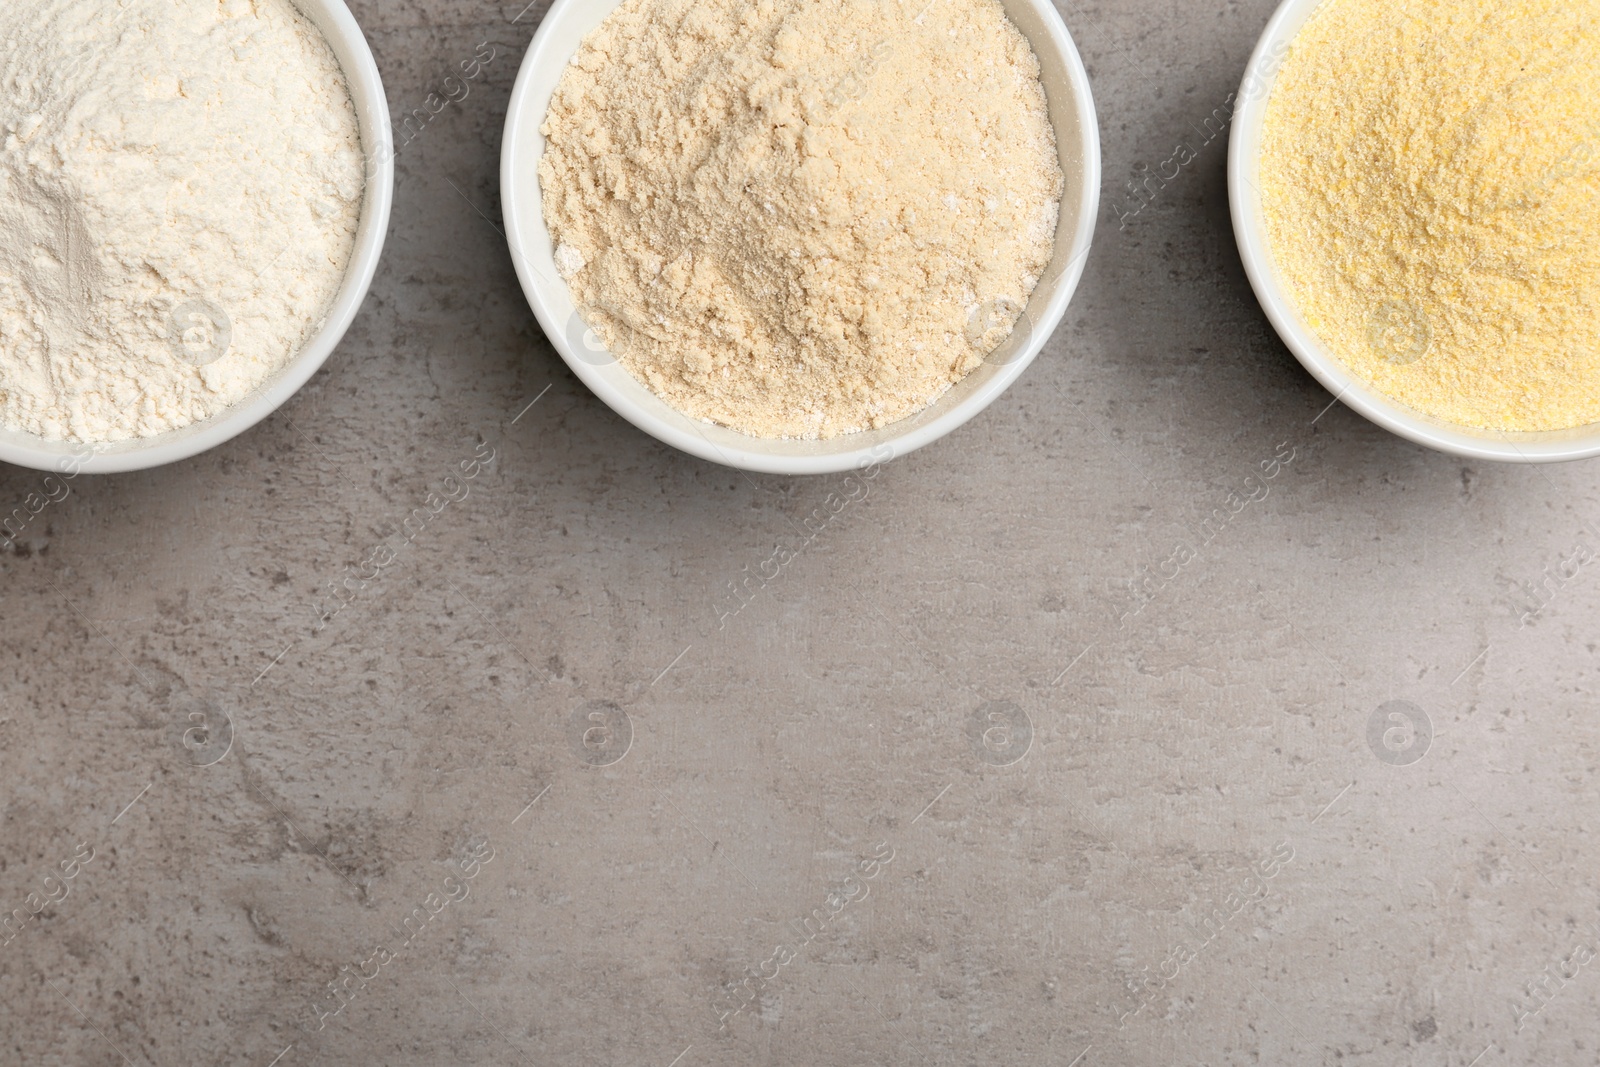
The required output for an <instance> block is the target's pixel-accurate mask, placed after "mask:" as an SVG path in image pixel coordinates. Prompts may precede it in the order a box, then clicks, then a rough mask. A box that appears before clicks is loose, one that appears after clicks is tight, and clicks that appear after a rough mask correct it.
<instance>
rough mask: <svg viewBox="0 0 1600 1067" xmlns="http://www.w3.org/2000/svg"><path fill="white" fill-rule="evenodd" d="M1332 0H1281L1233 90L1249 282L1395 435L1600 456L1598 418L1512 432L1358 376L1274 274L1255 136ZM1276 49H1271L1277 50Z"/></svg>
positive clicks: (1327, 378)
mask: <svg viewBox="0 0 1600 1067" xmlns="http://www.w3.org/2000/svg"><path fill="white" fill-rule="evenodd" d="M1330 2H1336V0H1282V2H1281V3H1280V4H1279V6H1278V9H1277V10H1276V11H1275V12H1274V13H1273V15H1272V18H1271V19H1270V20H1269V21H1268V22H1267V26H1266V29H1265V30H1263V31H1262V34H1261V38H1260V40H1259V41H1258V42H1257V43H1256V47H1255V50H1254V51H1253V52H1252V54H1251V56H1250V63H1249V65H1248V66H1247V67H1246V68H1245V74H1244V80H1243V81H1242V82H1241V83H1240V87H1239V92H1238V94H1237V96H1236V97H1235V99H1236V100H1238V101H1239V102H1240V103H1239V106H1238V107H1236V108H1235V109H1234V115H1233V124H1232V130H1231V131H1230V134H1229V142H1228V201H1229V207H1230V212H1231V214H1232V218H1233V230H1234V237H1235V240H1236V241H1237V243H1238V245H1239V255H1240V258H1241V259H1242V260H1243V261H1244V269H1245V274H1246V276H1247V277H1249V279H1250V286H1251V288H1252V289H1253V290H1254V291H1255V294H1256V299H1257V300H1259V301H1260V303H1261V307H1262V310H1263V311H1265V312H1266V315H1267V318H1268V320H1269V321H1270V322H1271V323H1272V327H1273V329H1274V330H1276V331H1277V333H1278V336H1279V337H1280V338H1282V340H1283V342H1284V344H1285V345H1286V346H1288V348H1289V351H1290V352H1292V353H1293V354H1294V357H1295V358H1296V359H1297V360H1299V361H1300V364H1301V365H1302V366H1303V367H1305V369H1306V370H1307V371H1309V372H1310V373H1311V375H1312V377H1314V378H1316V379H1317V381H1318V382H1320V383H1321V384H1322V386H1323V387H1324V388H1325V389H1327V390H1328V392H1330V393H1332V394H1333V402H1332V403H1330V404H1329V405H1328V406H1329V407H1332V406H1333V404H1336V403H1339V402H1340V401H1343V402H1344V403H1345V405H1346V406H1348V407H1350V408H1352V409H1353V410H1355V411H1356V412H1357V413H1358V414H1360V415H1362V416H1363V417H1364V418H1366V419H1368V420H1369V421H1371V422H1373V423H1375V424H1377V425H1378V426H1381V427H1383V428H1384V429H1385V430H1388V431H1389V432H1390V433H1392V434H1395V435H1396V436H1398V437H1401V438H1404V439H1406V440H1408V441H1412V442H1414V443H1416V444H1419V445H1423V446H1425V447H1427V448H1431V449H1435V450H1437V451H1440V452H1444V453H1447V454H1450V455H1455V456H1461V457H1463V458H1467V459H1481V460H1492V461H1497V462H1503V463H1558V462H1566V461H1570V460H1578V459H1589V458H1592V457H1594V456H1600V424H1595V425H1593V426H1589V427H1578V428H1574V429H1571V430H1551V431H1540V432H1526V433H1513V432H1503V431H1494V430H1482V429H1474V428H1472V427H1465V426H1459V425H1455V424H1451V423H1446V422H1444V421H1443V420H1440V419H1436V418H1433V417H1432V416H1428V415H1425V414H1423V413H1422V412H1419V411H1416V410H1414V409H1412V408H1409V407H1406V406H1405V405H1403V404H1401V403H1399V402H1398V401H1395V400H1392V399H1390V398H1389V397H1388V396H1387V395H1385V394H1384V393H1382V392H1381V391H1379V390H1378V389H1376V388H1375V387H1373V386H1371V385H1369V384H1367V383H1366V382H1365V381H1362V380H1361V379H1360V378H1357V377H1356V376H1355V375H1354V374H1352V373H1351V371H1350V370H1349V369H1348V368H1347V367H1346V366H1345V365H1344V364H1343V362H1341V361H1340V360H1339V359H1338V358H1337V357H1336V356H1334V355H1333V353H1332V352H1330V351H1329V350H1328V349H1327V348H1326V347H1325V346H1324V345H1323V344H1322V342H1321V341H1320V340H1319V339H1318V338H1317V336H1316V334H1315V333H1314V332H1313V331H1312V330H1311V329H1310V328H1309V327H1307V326H1306V325H1305V323H1304V322H1302V321H1301V319H1300V316H1299V313H1298V312H1297V311H1296V310H1295V305H1294V303H1293V301H1292V300H1291V299H1290V297H1289V294H1288V293H1287V292H1286V291H1285V289H1284V288H1283V286H1282V285H1281V284H1280V282H1279V280H1278V274H1277V268H1276V266H1275V262H1274V260H1273V258H1272V249H1271V245H1270V243H1269V242H1268V240H1267V235H1266V231H1265V228H1264V225H1263V220H1262V216H1261V211H1260V199H1259V197H1260V192H1259V190H1258V189H1257V187H1256V186H1255V184H1254V183H1253V182H1252V181H1251V177H1252V176H1253V175H1255V174H1256V173H1257V168H1258V167H1259V164H1260V152H1259V148H1260V139H1261V132H1262V128H1263V126H1264V125H1265V121H1266V114H1267V106H1268V104H1269V103H1270V101H1271V98H1272V89H1273V87H1274V86H1275V84H1276V82H1277V75H1278V73H1279V70H1280V64H1281V62H1282V57H1283V55H1284V54H1285V53H1283V52H1280V51H1279V49H1280V48H1283V49H1288V48H1289V47H1290V46H1292V44H1293V42H1294V39H1295V38H1296V37H1297V36H1298V35H1299V33H1300V31H1301V29H1302V28H1303V27H1304V25H1305V24H1306V23H1307V22H1308V21H1309V20H1310V19H1311V17H1312V16H1313V15H1314V14H1315V13H1316V12H1317V10H1318V9H1319V8H1321V7H1322V6H1323V5H1325V4H1327V3H1330ZM1275 52H1277V53H1278V54H1277V55H1276V56H1275V55H1274V53H1275ZM1319 417H1320V416H1319Z"/></svg>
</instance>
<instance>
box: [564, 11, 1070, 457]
mask: <svg viewBox="0 0 1600 1067" xmlns="http://www.w3.org/2000/svg"><path fill="white" fill-rule="evenodd" d="M542 132H543V133H544V135H545V137H546V138H547V145H546V149H545V154H544V158H543V160H542V162H541V164H540V168H539V177H540V190H541V196H542V203H543V210H544V217H545V219H546V222H547V224H548V225H549V228H550V232H551V236H552V238H553V239H554V241H555V244H556V263H557V266H558V267H559V269H560V271H561V273H562V275H563V276H564V277H565V278H566V280H567V282H568V284H569V286H570V288H571V291H572V294H573V300H574V303H575V304H576V305H577V306H578V308H579V309H580V312H581V313H582V315H583V318H584V320H585V321H586V322H587V323H588V324H589V325H590V326H591V327H592V328H593V329H594V330H595V331H596V332H597V333H598V334H599V335H600V337H601V339H602V340H603V341H604V342H605V343H606V346H607V347H608V348H609V349H610V350H611V351H612V352H614V353H616V354H617V356H618V358H619V360H620V361H621V362H622V364H623V365H624V366H625V367H626V368H627V369H628V370H629V371H630V372H631V373H632V374H633V375H634V376H636V377H637V378H639V379H641V380H642V381H643V382H644V383H645V384H646V385H648V386H649V387H650V388H651V389H652V390H653V391H654V392H655V393H656V394H657V395H659V396H660V397H662V398H663V399H664V400H665V401H666V402H667V403H669V404H671V405H672V406H673V407H675V408H677V409H678V410H679V411H682V412H684V413H685V414H687V415H690V416H691V417H694V418H698V419H701V420H706V421H711V422H715V423H719V424H722V425H725V426H728V427H731V428H733V429H735V430H739V431H742V432H744V433H746V434H750V435H754V436H758V437H768V438H776V437H790V438H830V437H835V436H838V435H840V434H845V433H850V432H854V431H859V430H864V429H868V428H876V427H881V426H884V425H887V424H889V423H892V422H895V421H897V420H899V419H903V418H905V417H907V416H909V415H912V414H914V413H916V412H917V411H919V410H921V409H923V408H925V407H927V406H928V405H929V404H931V403H932V402H933V401H935V400H937V399H938V398H939V396H940V395H941V394H943V393H944V392H945V391H947V390H948V389H949V388H950V387H951V385H952V384H954V383H956V382H958V381H960V380H961V379H962V378H963V377H965V376H966V375H967V374H969V373H970V372H971V371H972V370H974V369H975V368H976V367H978V366H979V365H980V364H981V363H982V362H983V361H984V359H985V358H986V357H987V356H988V355H989V353H990V352H991V351H993V350H994V348H996V347H997V346H998V345H999V344H1001V343H1002V342H1003V341H1004V340H1005V339H1006V337H1007V336H1009V334H1010V333H1011V331H1012V330H1013V328H1014V326H1015V323H1016V321H1017V319H1018V317H1019V315H1020V314H1021V312H1022V309H1023V308H1024V307H1025V306H1026V305H1027V303H1028V297H1029V295H1030V294H1031V293H1032V292H1033V289H1034V287H1035V286H1036V285H1037V284H1038V281H1039V278H1040V275H1041V274H1042V273H1043V272H1044V270H1045V268H1046V266H1047V264H1048V263H1049V262H1050V259H1051V255H1052V251H1053V248H1054V241H1055V233H1056V224H1057V216H1058V212H1059V208H1060V200H1061V195H1062V190H1063V187H1064V178H1063V175H1062V172H1061V168H1060V164H1059V157H1058V155H1057V148H1056V141H1055V134H1054V131H1053V128H1052V126H1051V125H1050V121H1049V116H1048V113H1047V110H1046V103H1045V94H1044V89H1043V87H1042V85H1041V84H1040V81H1039V65H1038V60H1037V58H1036V57H1035V56H1034V54H1033V51H1032V49H1031V48H1030V47H1029V45H1028V42H1027V40H1026V39H1025V38H1024V37H1023V36H1022V34H1021V33H1020V32H1019V31H1018V30H1017V29H1016V27H1015V26H1013V25H1012V24H1011V22H1010V21H1009V19H1008V18H1007V17H1006V14H1005V12H1004V10H1003V9H1002V8H1001V6H1000V4H999V3H998V2H996V0H934V2H932V3H930V2H928V0H907V2H902V0H760V2H758V3H749V2H748V0H692V2H690V0H626V2H625V3H623V4H622V6H621V7H619V8H617V10H616V11H614V12H613V13H612V14H611V16H610V17H609V18H607V19H606V21H605V22H604V23H603V24H602V25H601V26H600V27H599V28H598V29H597V30H595V31H594V33H592V34H591V35H590V36H589V37H588V38H587V39H586V40H585V41H584V43H583V45H582V47H581V48H580V49H579V50H578V53H577V55H576V56H575V57H574V58H573V60H572V63H571V65H570V66H569V67H568V68H567V71H566V73H565V74H564V76H563V77H562V80H561V83H560V85H559V86H558V87H557V90H556V93H555V96H554V98H553V100H552V101H551V105H550V110H549V113H548V115H547V117H546V119H545V123H544V125H543V127H542Z"/></svg>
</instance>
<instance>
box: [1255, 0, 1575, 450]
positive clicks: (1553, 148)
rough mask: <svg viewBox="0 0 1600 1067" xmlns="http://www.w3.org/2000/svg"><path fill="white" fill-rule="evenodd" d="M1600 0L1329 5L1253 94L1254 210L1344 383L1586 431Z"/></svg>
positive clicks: (1493, 416) (1476, 422)
mask: <svg viewBox="0 0 1600 1067" xmlns="http://www.w3.org/2000/svg"><path fill="white" fill-rule="evenodd" d="M1597 78H1600V0H1559V2H1557V0H1329V2H1328V3H1327V4H1325V5H1324V6H1323V8H1322V10H1321V11H1320V12H1318V13H1317V15H1316V16H1315V17H1314V18H1313V19H1312V20H1311V21H1310V22H1309V23H1307V24H1306V26H1305V28H1304V29H1303V30H1302V31H1301V33H1300V34H1299V35H1298V36H1297V37H1296V39H1295V40H1294V43H1293V47H1292V49H1291V51H1290V53H1289V56H1288V58H1287V59H1286V60H1285V61H1284V64H1283V67H1282V70H1281V72H1280V73H1279V76H1278V81H1277V84H1276V86H1275V88H1274V90H1273V94H1272V98H1271V100H1270V101H1269V102H1268V107H1267V118H1266V128H1265V132H1264V134H1263V142H1262V162H1261V187H1260V191H1261V197H1262V204H1263V208H1264V212H1265V215H1266V224H1267V233H1268V240H1269V242H1270V245H1271V249H1272V253H1273V257H1274V259H1275V260H1276V263H1277V266H1278V269H1279V272H1280V274H1281V275H1282V276H1283V278H1284V280H1285V282H1286V287H1287V289H1288V292H1289V294H1290V297H1291V299H1292V300H1293V301H1294V303H1295V305H1296V307H1297V309H1298V310H1299V312H1300V316H1301V318H1302V319H1303V320H1304V321H1305V323H1306V324H1307V325H1308V326H1309V327H1310V328H1311V329H1312V330H1313V331H1314V332H1315V333H1316V334H1317V336H1318V337H1319V338H1320V339H1321V340H1322V341H1323V343H1324V344H1325V345H1327V347H1328V348H1329V349H1330V350H1331V351H1332V352H1333V353H1334V354H1335V355H1336V356H1337V357H1338V358H1339V359H1341V360H1342V361H1343V362H1344V363H1345V364H1346V365H1347V366H1348V367H1349V368H1350V370H1351V371H1352V372H1354V374H1355V375H1356V376H1358V377H1359V378H1362V379H1364V380H1366V381H1367V382H1369V383H1371V384H1372V385H1373V386H1374V387H1376V388H1377V389H1379V390H1380V391H1382V392H1384V393H1386V394H1388V395H1389V396H1390V397H1393V398H1394V399H1395V400H1398V401H1400V402H1401V403H1403V404H1406V405H1408V406H1410V407H1412V408H1415V409H1417V410H1419V411H1421V412H1424V413H1426V414H1428V415H1432V416H1434V417H1436V418H1439V419H1443V420H1445V421H1447V422H1452V423H1456V424H1458V425H1464V426H1473V427H1480V428H1485V429H1494V430H1508V431H1514V430H1558V429H1568V428H1571V427H1577V426H1585V425H1588V424H1591V423H1596V422H1600V333H1597V326H1596V324H1597V322H1600V81H1597V80H1596V79H1597Z"/></svg>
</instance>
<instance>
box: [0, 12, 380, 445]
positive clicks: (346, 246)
mask: <svg viewBox="0 0 1600 1067" xmlns="http://www.w3.org/2000/svg"><path fill="white" fill-rule="evenodd" d="M364 182H365V164H364V161H363V159H362V154H361V141H360V134H359V131H358V128H357V123H356V114H355V108H354V105H353V104H352V103H351V100H350V94H349V90H348V88H347V86H346V84H345V81H344V77H343V74H342V73H341V71H340V68H339V65H338V63H337V61H336V60H335V58H334V55H333V52H332V50H331V49H330V48H329V46H328V43H327V41H326V40H324V39H323V37H322V36H321V34H320V33H319V32H318V30H317V29H316V28H315V27H314V26H312V25H311V23H310V22H308V21H307V20H306V19H305V17H304V16H302V15H301V14H300V13H299V12H297V11H296V10H295V9H294V8H293V6H291V4H290V3H289V2H288V0H119V2H118V3H115V4H107V3H84V2H82V0H4V3H3V4H0V428H4V429H6V430H10V431H18V432H23V433H27V434H32V435H35V436H37V437H42V438H45V439H49V440H71V441H85V442H112V441H119V440H126V439H130V438H141V437H151V436H155V435H157V434H161V433H163V432H166V431H169V430H174V429H178V428H180V427H183V426H186V425H188V424H190V423H193V422H196V421H199V420H202V419H206V418H208V417H210V416H212V415H215V414H217V413H218V412H220V411H222V410H223V409H224V408H226V407H228V406H229V405H230V404H233V403H235V402H237V401H239V400H241V399H243V398H244V397H245V396H247V395H248V394H249V393H250V392H252V391H253V390H254V389H256V388H257V387H258V386H260V385H261V384H262V383H263V382H265V381H266V380H267V379H268V378H270V377H271V376H272V375H273V374H274V373H276V372H277V371H278V370H280V369H282V368H283V367H284V366H285V365H286V364H287V363H289V361H290V360H291V359H292V358H293V357H294V356H295V355H296V354H297V353H298V351H299V350H300V348H301V346H302V345H303V344H304V343H305V342H306V341H307V340H309V338H310V337H311V336H312V335H313V334H314V333H315V332H316V331H317V330H318V329H319V328H320V326H321V324H322V322H323V320H324V318H325V317H326V315H327V313H328V310H329V308H330V306H331V304H332V302H333V299H334V296H335V295H336V293H337V292H338V289H339V287H340V285H341V283H342V282H343V280H344V274H345V268H346V266H347V265H348V264H349V261H350V259H351V256H352V253H353V251H354V247H355V238H356V228H357V224H358V222H359V217H360V211H361V203H362V195H363V191H364Z"/></svg>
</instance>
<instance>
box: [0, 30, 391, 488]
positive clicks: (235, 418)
mask: <svg viewBox="0 0 1600 1067" xmlns="http://www.w3.org/2000/svg"><path fill="white" fill-rule="evenodd" d="M291 2H292V3H293V4H294V6H295V7H296V8H297V9H298V10H299V11H300V12H301V13H302V14H303V15H305V16H306V18H307V19H309V20H310V21H311V23H312V24H313V25H315V26H316V27H317V29H319V30H321V31H322V35H323V37H324V38H325V39H326V40H327V42H328V45H329V47H330V48H331V49H332V50H333V54H334V57H335V58H336V59H337V60H338V61H339V66H340V67H341V69H342V70H343V71H344V74H345V81H346V82H347V83H348V85H349V87H350V98H351V100H352V101H353V102H354V104H355V109H356V117H357V120H358V123H359V125H360V130H361V146H362V154H363V155H364V157H365V159H366V171H367V181H366V189H365V192H364V193H363V197H362V205H361V221H360V223H359V224H358V226H357V230H356V244H355V249H354V251H353V252H352V254H351V259H350V266H349V267H348V269H347V270H346V271H345V276H344V281H343V282H342V283H341V284H340V287H339V291H338V293H337V294H336V295H335V297H334V300H333V303H332V304H331V305H329V308H328V314H327V317H326V319H324V321H323V325H322V327H321V329H319V330H318V331H317V332H316V333H315V334H313V335H312V337H311V339H310V340H309V341H308V342H307V343H306V345H305V346H304V347H303V348H302V349H301V350H300V352H299V353H298V354H297V355H296V356H295V358H294V359H292V360H290V361H289V363H288V364H287V365H285V366H284V367H283V368H282V369H281V370H279V371H278V372H277V373H276V374H274V375H273V376H272V377H270V378H268V379H267V380H266V381H264V382H262V383H261V385H259V386H257V387H256V389H255V390H254V391H252V392H251V393H250V394H249V395H247V396H246V397H245V398H244V399H242V400H240V401H239V402H238V403H237V404H234V405H232V406H230V407H228V408H227V409H226V410H224V411H221V412H218V413H217V414H216V415H213V416H212V417H211V418H209V419H205V420H202V421H200V422H196V423H191V424H190V425H188V426H185V427H183V428H182V429H178V430H173V431H171V432H169V433H164V434H160V435H158V436H155V437H146V438H139V439H135V440H130V441H118V442H115V443H112V444H95V445H93V446H90V445H85V444H81V443H74V442H67V441H46V440H44V439H42V438H39V437H35V436H33V435H32V434H25V433H18V432H16V431H13V430H7V429H4V428H0V460H4V461H6V462H8V463H15V464H18V465H19V466H24V467H32V468H35V469H37V470H58V469H61V468H60V464H62V463H63V462H64V461H66V460H67V459H68V457H78V468H79V469H80V470H81V471H82V472H84V473H88V474H110V473H116V472H120V471H133V470H144V469H147V468H150V467H158V466H161V465H163V464H167V463H174V462H177V461H179V460H182V459H187V458H188V457H190V456H193V455H197V454H198V453H201V452H204V451H206V450H208V449H211V448H215V447H216V446H217V445H220V444H222V443H223V442H225V441H228V440H230V439H232V438H234V437H236V436H238V435H239V434H241V433H243V432H244V431H245V430H248V429H249V428H250V427H252V426H254V425H255V424H256V423H258V422H260V421H261V420H262V419H265V418H266V417H267V416H269V415H271V414H272V413H273V412H274V411H276V410H277V409H278V408H279V407H281V406H282V405H283V403H284V402H285V401H287V400H288V399H289V398H290V397H292V396H293V395H294V394H295V393H296V392H298V391H299V389H300V387H301V386H303V385H304V384H305V383H306V382H307V381H308V380H309V379H310V378H311V376H312V375H313V374H315V373H316V372H317V370H318V369H319V368H320V367H321V366H322V364H323V363H324V362H325V361H326V360H327V358H328V356H329V355H330V354H331V353H332V352H333V350H334V348H335V347H336V346H337V345H338V343H339V340H340V339H341V338H342V337H343V336H344V333H345V331H346V330H347V329H349V327H350V323H351V321H353V320H354V318H355V316H356V312H358V311H359V310H360V309H361V304H362V301H363V300H365V299H366V295H367V290H368V288H369V287H370V286H371V284H372V278H373V276H374V274H375V273H376V272H377V266H378V260H379V258H380V256H381V254H382V251H383V241H384V237H385V235H386V234H387V233H388V229H389V211H390V206H391V203H392V201H393V198H394V148H393V139H392V136H391V131H390V125H389V104H388V101H387V99H386V98H385V95H384V91H383V82H382V80H381V79H380V77H379V74H378V67H377V63H376V62H375V61H374V60H373V58H372V52H371V50H370V49H369V48H368V47H367V41H366V37H365V36H364V35H363V34H362V32H361V27H360V26H359V25H358V24H357V23H356V20H355V17H354V16H352V15H351V14H350V9H349V8H348V7H346V6H345V4H344V0H291Z"/></svg>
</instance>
